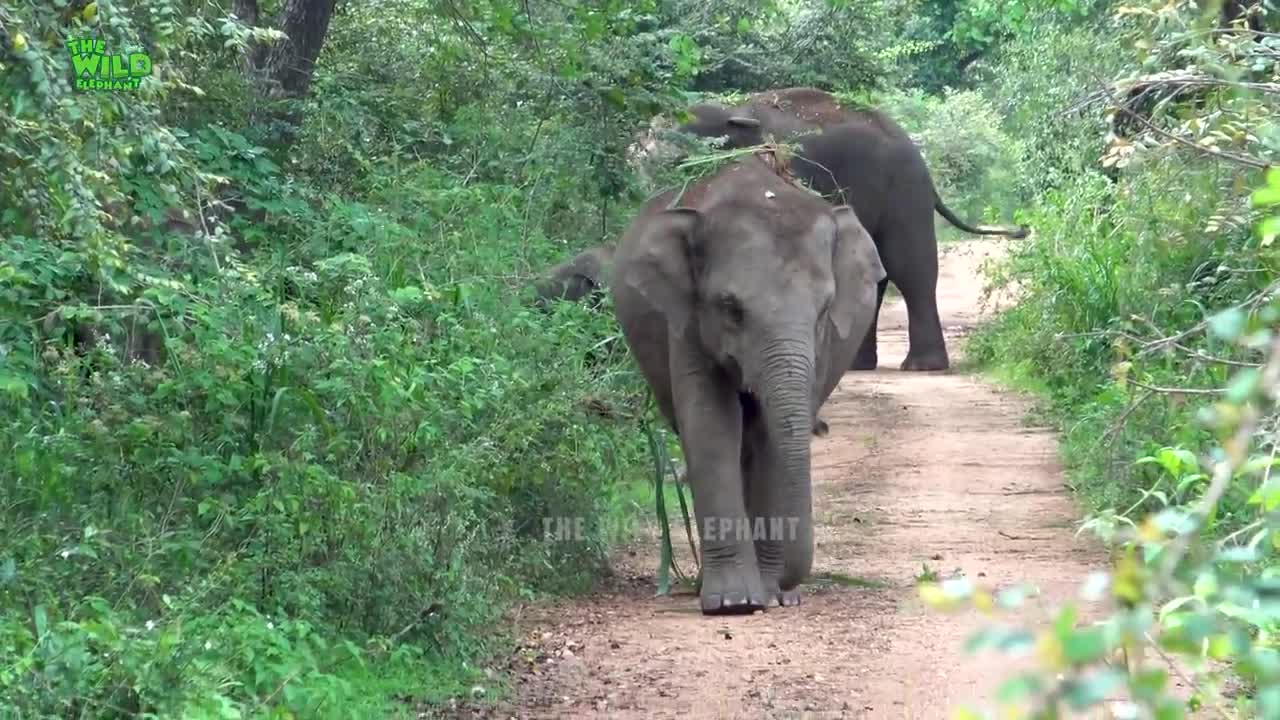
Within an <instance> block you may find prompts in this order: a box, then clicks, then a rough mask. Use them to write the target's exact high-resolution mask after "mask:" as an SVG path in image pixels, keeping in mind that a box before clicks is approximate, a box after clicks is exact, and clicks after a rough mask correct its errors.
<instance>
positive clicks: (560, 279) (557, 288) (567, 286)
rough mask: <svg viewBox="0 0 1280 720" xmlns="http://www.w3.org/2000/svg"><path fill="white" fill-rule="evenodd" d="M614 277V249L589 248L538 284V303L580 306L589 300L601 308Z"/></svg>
mask: <svg viewBox="0 0 1280 720" xmlns="http://www.w3.org/2000/svg"><path fill="white" fill-rule="evenodd" d="M612 273H613V248H610V247H605V246H603V245H602V246H597V247H593V248H588V249H586V250H583V251H582V252H580V253H578V254H577V255H575V256H573V257H572V258H570V259H568V260H566V261H565V262H562V263H560V264H559V265H556V266H555V267H553V268H551V269H550V270H548V271H546V272H545V273H543V275H542V277H541V278H539V280H538V281H537V282H536V283H535V284H534V289H535V291H536V292H537V302H538V304H539V305H543V306H545V305H546V304H548V303H549V302H551V301H553V300H557V299H562V300H569V301H573V302H576V301H578V300H581V299H583V298H588V302H590V303H591V304H592V305H598V304H599V302H600V301H601V300H602V299H603V298H604V294H605V289H606V288H607V287H608V285H609V278H610V276H611V275H612Z"/></svg>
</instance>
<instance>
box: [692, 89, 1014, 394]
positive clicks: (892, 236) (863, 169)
mask: <svg viewBox="0 0 1280 720" xmlns="http://www.w3.org/2000/svg"><path fill="white" fill-rule="evenodd" d="M689 113H690V115H691V116H692V117H691V118H690V119H689V120H687V121H686V122H685V123H683V124H682V125H680V126H679V128H678V130H679V131H680V132H684V133H689V134H693V135H699V136H702V137H726V138H727V139H726V142H725V147H726V148H742V147H749V146H752V145H758V144H760V143H762V142H764V141H765V140H766V139H767V137H768V136H773V137H774V138H775V139H776V140H779V141H783V140H787V141H791V142H794V143H796V144H797V145H798V146H799V151H798V153H797V155H798V157H796V158H795V159H793V160H792V162H791V171H792V172H794V173H795V175H796V176H797V177H798V178H800V179H801V180H803V181H805V182H806V183H808V184H809V185H810V186H811V187H813V188H814V189H815V190H818V191H819V192H821V193H823V195H824V196H826V197H827V198H828V199H829V200H830V201H831V202H833V203H836V204H849V205H852V206H853V208H854V210H855V211H856V212H857V214H858V217H859V219H861V221H862V223H863V225H864V226H865V227H866V228H867V231H868V232H870V233H871V237H872V239H873V240H874V241H875V243H876V247H877V248H878V250H879V252H880V257H881V260H882V261H883V262H884V267H885V270H886V272H887V273H888V279H887V280H886V281H884V282H882V283H880V287H879V290H878V295H877V299H876V311H875V315H879V312H880V303H881V302H882V301H883V299H884V292H885V288H886V287H887V285H888V282H889V281H892V282H893V284H894V285H895V286H896V287H897V288H898V290H899V291H901V293H902V297H903V299H904V300H905V301H906V303H907V316H908V333H909V336H910V349H909V350H908V352H907V357H906V359H905V360H903V362H902V369H903V370H945V369H946V368H947V367H949V365H950V360H949V359H948V357H947V348H946V341H945V340H944V339H943V336H942V323H941V321H940V319H939V317H938V302H937V284H938V240H937V237H936V235H935V233H934V227H933V212H934V210H937V211H938V213H939V214H940V215H942V217H943V218H945V219H946V220H947V221H948V222H950V223H951V224H952V225H954V226H956V227H957V228H960V229H961V230H964V231H965V232H969V233H974V234H978V235H1009V236H1012V237H1015V238H1017V237H1024V236H1025V235H1026V233H1027V229H1026V228H1025V227H1020V228H977V227H973V226H971V225H968V224H966V223H965V222H964V221H962V220H960V219H959V218H957V217H956V216H955V214H954V213H952V212H951V210H950V209H949V208H947V206H946V205H945V204H943V202H942V199H941V198H940V197H939V196H938V191H937V189H936V188H935V186H934V183H933V178H932V177H931V176H930V174H929V168H928V166H926V165H925V162H924V158H923V157H922V156H921V154H920V150H919V149H918V148H917V147H916V145H915V143H914V142H913V141H912V140H911V137H910V136H909V135H908V134H907V133H906V131H904V130H903V129H902V128H901V127H899V126H898V124H897V123H895V122H894V121H893V120H892V119H890V118H889V117H888V116H886V115H885V114H884V113H881V112H878V111H875V110H858V111H853V110H846V109H844V108H841V107H840V106H839V104H838V103H837V102H836V99H835V98H834V97H833V96H832V95H831V94H830V93H826V92H823V91H821V90H816V89H813V88H788V89H785V90H774V91H769V92H764V93H759V94H757V95H755V96H753V97H751V98H750V99H749V100H748V101H747V102H746V103H744V104H743V105H739V106H737V107H725V106H723V105H716V104H700V105H694V106H693V107H691V108H690V109H689ZM668 152H670V151H668ZM875 315H873V318H872V322H871V327H870V329H869V330H868V333H867V337H866V341H865V342H864V343H863V344H862V346H861V348H860V349H859V350H858V354H857V357H856V358H855V359H854V362H853V364H852V369H854V370H874V369H875V367H876V365H877V362H878V358H877V354H876V323H875Z"/></svg>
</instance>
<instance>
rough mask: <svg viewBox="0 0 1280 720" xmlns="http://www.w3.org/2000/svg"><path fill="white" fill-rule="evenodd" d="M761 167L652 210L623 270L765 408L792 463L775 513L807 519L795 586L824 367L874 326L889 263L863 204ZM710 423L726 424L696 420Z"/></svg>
mask: <svg viewBox="0 0 1280 720" xmlns="http://www.w3.org/2000/svg"><path fill="white" fill-rule="evenodd" d="M752 178H753V176H752V175H750V174H747V175H745V180H744V181H743V182H739V183H737V184H736V186H734V187H733V188H732V189H731V190H730V191H728V192H725V193H721V194H720V197H717V198H711V199H707V200H704V201H702V202H700V203H698V205H699V209H692V208H684V207H678V208H673V209H669V210H665V211H662V212H660V213H658V214H656V215H655V216H653V217H652V218H650V220H649V221H648V222H647V223H646V224H645V226H644V228H643V231H642V235H641V236H640V237H639V238H637V246H638V247H637V249H636V250H635V251H634V252H633V257H634V260H633V261H632V264H631V266H630V268H629V269H628V272H627V274H626V276H625V277H624V278H623V279H622V281H623V282H625V283H627V284H628V285H629V286H630V287H631V288H633V289H635V290H636V291H638V292H639V293H640V294H641V295H643V296H644V297H645V298H646V300H647V302H648V303H649V304H650V305H652V306H653V307H655V308H658V309H659V310H661V312H662V314H663V315H664V316H665V318H666V321H667V324H668V335H669V336H671V337H683V338H686V341H687V342H693V343H695V344H696V346H697V347H699V348H700V350H701V352H702V353H703V354H704V356H705V357H707V358H708V359H710V360H711V361H712V362H713V364H714V366H715V367H716V368H717V372H718V373H720V375H721V377H723V378H724V380H725V381H726V382H729V383H732V384H733V386H735V387H736V388H737V390H738V391H739V393H740V398H741V405H742V412H743V413H744V419H745V418H746V417H747V416H757V417H759V418H760V421H761V423H762V426H763V428H764V429H765V431H766V434H767V437H768V442H769V443H770V445H771V446H772V447H773V449H774V450H775V457H777V458H779V459H780V461H781V464H782V466H783V467H784V468H785V469H784V471H783V474H784V477H781V478H775V480H774V481H775V482H781V483H783V484H784V486H785V488H784V492H783V493H781V496H782V497H785V498H786V499H785V501H784V502H783V504H782V506H781V507H775V508H771V511H772V514H773V516H774V517H780V518H798V521H797V524H796V525H795V527H796V528H797V531H798V534H797V535H796V537H794V538H791V539H789V540H788V541H786V542H785V543H784V546H785V547H784V551H783V554H784V558H785V559H784V568H785V569H784V573H783V576H782V584H783V589H787V587H788V585H790V586H794V585H795V584H797V583H799V582H800V580H802V579H803V578H804V577H805V576H806V575H807V574H808V572H809V569H810V565H811V563H812V556H813V535H812V504H811V490H810V478H809V444H810V435H811V432H812V428H813V422H814V413H815V412H816V410H817V407H816V406H817V404H818V403H819V402H820V401H821V399H823V398H822V397H821V396H820V393H819V392H817V390H816V388H817V387H818V385H819V384H820V383H822V382H825V379H824V378H823V377H820V373H822V372H825V371H826V369H825V368H822V367H821V366H824V365H826V364H827V363H826V360H827V358H826V357H825V356H826V355H827V354H829V353H830V352H831V350H832V348H833V347H835V346H836V345H838V344H839V345H842V346H845V347H849V348H853V347H856V345H857V343H858V342H859V341H860V340H861V338H862V335H863V334H865V332H866V329H867V326H868V323H869V322H870V316H871V312H872V310H873V309H874V307H875V297H876V283H877V282H879V281H880V279H881V278H883V277H884V268H883V266H882V265H881V262H880V258H879V255H878V254H877V253H876V248H875V245H874V244H873V243H872V241H871V238H870V236H869V235H868V234H867V231H866V230H865V229H864V228H863V226H862V223H861V222H860V221H859V220H858V217H857V215H855V214H854V211H853V210H852V209H850V208H848V207H843V206H842V207H835V208H833V207H831V206H829V205H827V204H826V203H824V202H823V201H822V200H820V199H819V198H817V197H814V196H810V195H808V194H805V193H802V192H801V191H799V190H796V189H794V188H791V187H789V186H785V185H784V186H782V187H783V189H777V190H776V192H775V191H774V190H769V189H768V188H770V187H773V188H775V189H776V188H778V187H779V186H778V185H769V184H765V185H763V186H762V185H760V184H752V182H751V181H752ZM848 355H849V357H852V351H851V350H850V352H849V353H848ZM846 366H847V361H846ZM699 431H710V432H716V431H717V430H716V429H714V428H707V429H705V430H703V429H695V430H690V432H699Z"/></svg>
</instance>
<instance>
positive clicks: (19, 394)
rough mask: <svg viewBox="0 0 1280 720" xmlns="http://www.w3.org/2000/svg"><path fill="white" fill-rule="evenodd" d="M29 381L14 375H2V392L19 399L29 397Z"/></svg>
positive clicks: (0, 389) (0, 391) (0, 380)
mask: <svg viewBox="0 0 1280 720" xmlns="http://www.w3.org/2000/svg"><path fill="white" fill-rule="evenodd" d="M27 391H28V384H27V381H25V380H23V379H22V378H20V377H17V376H14V375H0V393H5V394H8V395H12V396H14V397H16V398H17V399H19V400H25V399H27Z"/></svg>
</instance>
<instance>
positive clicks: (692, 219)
mask: <svg viewBox="0 0 1280 720" xmlns="http://www.w3.org/2000/svg"><path fill="white" fill-rule="evenodd" d="M700 218H701V215H700V214H699V213H698V211H697V210H694V209H693V208H683V207H677V208H670V209H668V210H664V211H663V212H662V214H661V215H658V216H656V217H653V218H651V219H649V220H648V221H647V222H646V223H645V227H644V230H643V231H642V234H641V236H640V237H639V238H638V239H637V241H636V249H635V251H634V255H633V258H634V259H633V260H632V262H630V263H628V265H629V267H628V268H627V270H626V276H625V277H624V278H622V282H624V283H626V284H627V285H629V286H630V287H632V288H635V290H636V291H637V292H639V293H640V295H642V296H643V297H644V299H645V300H647V301H648V302H649V304H650V305H652V306H653V307H655V308H657V309H658V310H660V311H661V312H662V314H663V315H665V316H666V318H667V323H668V324H669V325H670V326H671V329H672V331H674V332H677V333H679V332H683V331H684V328H685V326H686V325H687V324H688V322H689V317H690V315H691V313H692V312H693V273H692V269H691V266H690V263H689V259H690V258H689V256H690V250H691V247H692V239H693V237H694V233H695V230H696V228H697V225H698V221H699V220H700Z"/></svg>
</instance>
